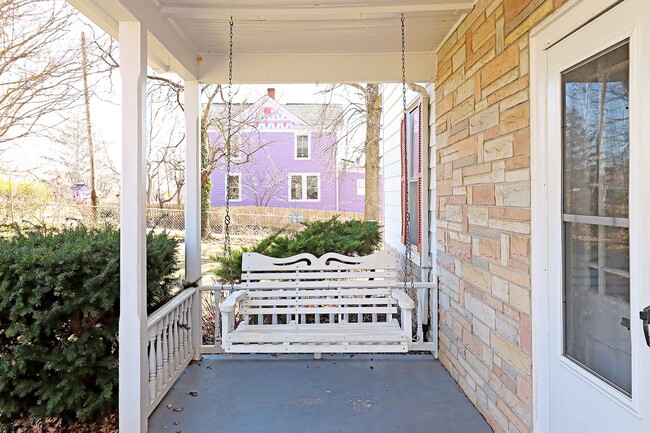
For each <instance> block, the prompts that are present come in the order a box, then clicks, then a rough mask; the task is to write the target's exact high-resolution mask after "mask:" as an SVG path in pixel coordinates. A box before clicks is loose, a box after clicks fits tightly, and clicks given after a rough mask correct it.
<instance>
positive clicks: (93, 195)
mask: <svg viewBox="0 0 650 433" xmlns="http://www.w3.org/2000/svg"><path fill="white" fill-rule="evenodd" d="M81 65H82V68H83V82H84V104H85V106H86V133H87V135H88V159H89V164H90V185H88V186H89V187H90V203H91V204H92V206H93V216H96V212H97V191H96V190H95V149H94V147H93V131H92V125H91V123H90V92H89V91H88V54H87V52H86V34H85V33H83V32H81Z"/></svg>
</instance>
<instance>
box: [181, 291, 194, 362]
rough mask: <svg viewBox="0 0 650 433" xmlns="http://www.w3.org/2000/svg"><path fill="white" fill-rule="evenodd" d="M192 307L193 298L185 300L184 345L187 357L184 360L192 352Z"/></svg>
mask: <svg viewBox="0 0 650 433" xmlns="http://www.w3.org/2000/svg"><path fill="white" fill-rule="evenodd" d="M191 308H192V298H188V299H187V301H185V310H184V311H183V325H184V326H183V337H184V339H183V341H184V342H185V343H184V346H185V357H184V358H183V360H185V359H187V357H188V355H189V354H190V353H192V340H191V339H190V329H191V323H192V322H190V311H191Z"/></svg>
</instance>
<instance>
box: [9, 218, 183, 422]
mask: <svg viewBox="0 0 650 433" xmlns="http://www.w3.org/2000/svg"><path fill="white" fill-rule="evenodd" d="M177 246H178V241H177V240H175V239H173V238H171V237H169V236H168V235H167V234H149V235H148V237H147V276H148V284H147V291H148V310H149V311H152V310H155V309H156V308H158V307H159V306H161V305H163V304H164V303H165V302H167V301H168V300H169V299H171V298H172V297H173V295H174V293H175V292H176V291H177V290H178V288H179V285H180V283H179V281H178V280H177V278H175V277H174V273H175V272H176V271H177V264H176V263H177V261H176V247H177ZM119 251H120V235H119V231H118V230H117V229H116V228H114V227H108V226H106V227H100V228H92V229H91V228H85V227H77V228H74V229H65V230H60V231H51V230H38V231H32V232H29V233H19V234H17V235H16V236H13V237H9V238H0V424H1V423H3V422H4V423H5V425H9V423H10V422H11V420H13V419H16V418H21V417H32V418H45V417H57V418H58V417H61V418H63V419H64V420H65V421H72V420H87V419H91V418H94V417H97V416H100V415H103V414H105V413H107V412H110V411H112V410H115V409H116V408H117V398H118V392H117V386H118V355H117V354H118V352H117V343H118V339H117V333H118V319H119V291H120V283H119V281H120V278H119Z"/></svg>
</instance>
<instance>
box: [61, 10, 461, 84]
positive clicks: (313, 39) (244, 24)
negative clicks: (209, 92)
mask: <svg viewBox="0 0 650 433" xmlns="http://www.w3.org/2000/svg"><path fill="white" fill-rule="evenodd" d="M69 1H70V3H71V4H73V5H74V6H75V7H77V8H78V9H79V10H81V11H82V12H83V13H84V14H86V15H87V16H88V17H89V18H91V19H92V20H93V21H95V22H96V23H97V24H99V25H100V26H102V27H103V28H104V29H105V30H107V31H109V32H110V33H111V34H113V35H115V34H116V33H117V24H118V22H119V20H124V19H127V18H125V17H129V16H130V17H131V19H137V20H139V21H141V22H143V23H144V25H145V26H146V27H147V28H148V30H149V32H150V61H151V62H153V64H155V65H156V66H157V67H158V68H160V69H167V70H173V71H174V72H177V73H179V74H180V75H181V76H183V77H185V78H192V77H194V78H198V79H199V80H201V81H202V82H205V83H207V82H225V81H227V66H228V61H227V53H228V21H229V19H230V17H231V16H232V17H233V19H234V22H235V30H234V48H233V49H234V53H235V55H234V57H235V58H234V62H233V63H234V74H233V80H234V81H235V82H238V83H305V82H352V81H357V82H368V81H399V80H401V78H402V76H401V74H402V71H401V52H400V50H401V38H400V22H399V18H400V14H401V13H404V14H405V17H406V48H407V79H408V80H409V81H421V82H428V81H431V80H432V79H433V78H434V74H435V56H434V52H435V49H436V48H437V47H438V45H439V44H440V43H441V42H442V41H443V40H444V38H445V36H446V35H447V34H448V33H449V31H450V30H451V29H452V28H453V26H454V25H455V23H456V22H458V20H459V19H460V18H461V17H462V16H463V15H464V14H465V13H467V12H468V11H469V10H470V9H471V8H472V5H473V0H313V1H310V0H96V1H93V2H88V1H87V0H69ZM197 59H200V61H199V62H198V63H197Z"/></svg>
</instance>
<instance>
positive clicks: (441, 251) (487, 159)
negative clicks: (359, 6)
mask: <svg viewBox="0 0 650 433" xmlns="http://www.w3.org/2000/svg"><path fill="white" fill-rule="evenodd" d="M562 3H564V0H478V2H477V4H476V6H475V7H474V9H473V10H472V12H470V13H469V14H468V16H467V17H466V18H465V19H464V20H463V21H462V22H461V23H460V25H459V26H458V28H457V29H456V30H455V31H454V32H453V33H452V34H451V35H450V36H449V39H448V40H446V41H445V43H444V44H443V45H442V46H441V48H440V50H439V51H438V73H437V81H436V83H437V87H436V109H435V115H436V130H435V132H436V164H437V168H436V182H437V200H438V203H437V204H438V206H437V210H436V216H437V228H438V230H437V234H436V237H437V244H438V257H437V264H438V275H439V280H440V287H441V290H440V310H439V315H440V333H439V337H440V359H441V361H442V363H443V364H444V365H445V367H446V368H447V369H448V370H449V372H450V373H451V375H452V376H453V377H454V379H456V381H457V382H458V383H459V384H460V386H461V388H462V389H463V391H464V392H465V393H466V394H467V396H468V397H469V398H470V400H471V401H472V402H473V403H474V404H475V405H476V407H477V408H478V409H479V411H480V412H481V413H482V414H483V415H484V416H485V418H486V419H487V420H488V422H489V423H490V425H491V426H492V428H493V429H494V431H495V432H509V433H514V432H521V433H524V432H530V431H531V429H532V416H533V415H532V387H531V376H532V367H531V362H532V341H531V317H530V313H531V293H530V266H531V258H530V129H529V126H530V119H529V113H530V104H529V94H530V91H529V87H530V85H529V63H530V62H529V47H528V38H529V31H530V29H531V28H532V27H534V26H535V25H536V24H537V23H539V22H541V21H542V20H543V19H544V18H545V17H547V16H548V15H549V14H551V13H552V12H553V11H554V10H555V9H556V8H557V7H559V6H560V4H562Z"/></svg>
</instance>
